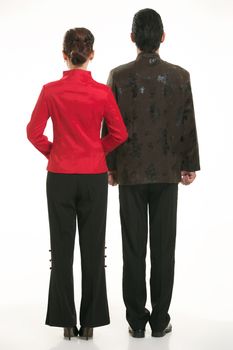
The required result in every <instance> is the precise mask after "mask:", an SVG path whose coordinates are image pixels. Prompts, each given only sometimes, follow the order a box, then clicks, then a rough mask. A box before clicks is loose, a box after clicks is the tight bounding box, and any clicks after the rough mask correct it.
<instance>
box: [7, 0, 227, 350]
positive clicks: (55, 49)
mask: <svg viewBox="0 0 233 350" xmlns="http://www.w3.org/2000/svg"><path fill="white" fill-rule="evenodd" d="M145 7H151V8H154V9H155V10H156V11H158V12H159V13H160V14H161V17H162V19H163V22H164V27H165V32H166V34H167V36H166V41H165V42H164V44H162V46H161V49H160V55H161V57H162V58H163V59H165V60H167V61H170V62H172V63H175V64H179V65H181V66H183V67H184V68H186V69H187V70H189V71H190V73H191V80H192V87H193V95H194V103H195V110H196V122H197V129H198V135H199V145H200V156H201V167H202V170H201V172H199V173H198V176H197V179H196V182H195V183H194V184H193V185H191V186H188V187H182V186H181V185H180V191H179V208H178V232H177V250H176V274H175V286H174V294H173V300H172V306H171V315H172V317H174V318H175V317H177V315H179V317H180V320H181V321H180V322H181V325H182V322H183V324H185V323H189V324H193V325H194V324H196V323H195V322H196V321H195V320H199V321H200V320H202V322H204V323H203V324H205V325H207V324H209V325H210V324H212V325H213V324H215V325H216V330H217V329H219V327H220V325H224V327H222V328H224V329H228V327H229V329H231V328H232V330H233V327H232V324H233V299H232V295H233V279H232V267H233V257H232V255H233V254H232V246H233V238H232V235H233V218H232V217H233V214H232V213H233V210H232V209H233V208H232V198H233V191H232V181H231V176H232V172H233V166H232V151H233V122H232V117H233V116H232V79H233V74H232V73H233V71H232V60H233V45H232V42H233V40H232V35H233V28H232V22H233V2H232V1H231V0H176V1H172V0H170V1H169V0H158V1H146V0H144V1H141V0H134V1H126V0H125V1H122V0H118V1H111V0H110V1H109V0H98V1H95V0H89V1H88V2H84V1H79V2H78V1H74V0H67V1H65V2H62V1H60V2H59V1H55V0H40V1H36V0H18V1H17V0H0V45H1V56H0V62H1V65H0V69H1V80H0V81H1V83H0V89H1V90H0V96H1V118H0V122H1V137H0V147H1V173H0V175H1V193H0V195H1V221H0V225H1V227H0V233H1V246H0V271H1V275H0V276H1V289H0V295H1V298H0V307H1V314H2V315H8V318H6V317H5V316H4V317H2V318H1V322H3V324H4V327H5V328H4V329H6V328H11V327H16V326H17V325H18V324H19V323H20V324H21V326H22V325H25V328H24V329H25V332H26V328H27V327H28V322H29V321H28V317H29V316H28V315H29V314H30V310H34V311H35V314H36V313H38V315H39V317H38V318H36V322H35V320H34V318H33V317H32V316H30V317H31V318H30V322H32V323H33V320H34V323H35V324H36V323H40V324H43V323H44V318H45V312H46V304H47V292H48V283H49V273H50V270H49V266H50V263H49V258H50V256H49V252H48V249H49V248H50V247H49V227H48V220H47V207H46V205H47V204H46V196H45V179H46V170H45V168H46V164H47V161H46V158H44V157H43V156H42V155H41V154H40V153H39V152H37V151H36V149H34V148H33V147H32V146H31V144H29V142H28V141H27V139H26V132H25V128H26V124H27V123H28V121H29V119H30V115H31V112H32V109H33V107H34V105H35V102H36V100H37V97H38V94H39V92H40V89H41V87H42V85H43V84H45V83H47V82H49V81H53V80H57V79H59V78H60V77H61V75H62V71H63V70H65V69H67V68H66V66H65V64H64V62H63V59H62V55H61V50H62V40H63V35H64V33H65V31H66V30H67V29H70V28H73V27H76V26H78V27H79V26H84V27H87V28H89V29H90V30H91V31H92V32H93V33H94V35H95V37H96V41H95V51H96V55H95V59H94V61H93V62H92V63H91V65H90V66H89V69H90V70H91V71H92V75H93V77H94V78H95V79H96V80H97V81H100V82H103V83H104V82H106V80H107V76H108V73H109V70H110V69H111V68H113V67H115V66H117V65H119V64H122V63H125V62H128V61H132V60H134V59H135V57H136V49H135V46H134V45H133V44H132V43H131V41H130V38H129V35H130V30H131V23H132V18H133V15H134V13H135V12H136V11H138V10H139V9H141V8H145ZM48 134H49V135H50V134H51V125H49V127H48ZM118 209H119V208H118V190H117V188H109V210H108V220H107V239H106V240H107V246H108V248H107V253H108V254H107V255H108V257H107V265H108V267H107V284H108V294H109V304H110V311H111V318H112V324H113V325H114V324H117V323H118V322H120V323H121V324H122V323H123V327H124V329H125V332H127V324H126V323H125V321H124V312H125V311H124V306H123V302H122V297H121V270H122V256H121V234H120V223H119V217H118ZM77 243H78V241H77ZM148 263H149V262H148ZM148 265H149V264H148ZM75 271H76V272H75V278H76V299H77V303H76V304H77V309H78V305H79V297H80V269H79V250H78V244H76V253H75ZM148 273H149V269H148ZM148 307H150V304H149V295H148ZM34 311H33V312H34ZM77 311H78V310H77ZM9 315H10V316H9ZM16 315H18V316H16ZM19 315H20V316H19ZM30 315H31V314H30ZM199 321H198V322H199ZM205 321H206V322H207V321H208V322H209V323H208V322H207V323H205ZM192 322H193V323H192ZM198 322H197V323H198ZM200 322H201V321H200ZM1 327H2V325H1ZM110 327H111V326H110ZM208 327H209V326H208ZM208 327H207V328H208ZM45 328H46V327H45V326H44V328H43V330H44V331H45ZM47 328H49V327H47ZM47 328H46V332H48V330H47ZM106 329H107V328H106V327H105V328H104V330H103V331H101V332H102V333H104V332H106ZM52 331H53V332H54V329H53V330H51V332H52ZM98 332H99V330H98ZM6 334H7V333H6ZM46 334H48V333H46ZM59 334H60V333H59ZM41 335H42V336H43V333H41ZM56 335H58V333H56ZM35 336H36V335H35ZM0 338H1V340H0V347H1V349H4V350H5V349H8V348H9V349H11V347H10V345H9V344H10V342H8V341H9V338H8V340H7V339H6V336H5V335H4V334H3V335H2V336H1V335H0ZM214 339H215V340H216V341H214V342H215V344H216V342H218V341H219V344H220V345H222V344H223V343H222V339H221V332H220V334H219V335H218V334H217V331H216V334H215V338H214ZM20 341H21V343H20ZM17 344H18V345H17V346H18V347H17V348H18V349H21V348H20V344H21V345H22V346H23V344H24V342H23V338H20V340H19V342H18V343H17ZM230 344H231V345H230ZM1 345H4V347H3V346H1ZM118 345H119V344H118ZM225 345H226V347H225V348H223V349H228V346H229V349H232V346H233V336H232V338H231V339H230V338H229V342H228V343H227V344H225ZM43 346H44V347H43ZM43 346H41V347H40V349H42V350H43V349H47V347H46V345H45V344H44V345H43ZM111 347H112V348H113V349H115V348H116V349H117V348H119V346H115V347H114V346H113V345H112V346H111ZM22 348H24V349H25V347H22ZM97 348H98V347H95V346H94V344H93V349H97ZM123 348H124V344H121V349H123ZM54 349H62V348H61V347H57V348H54ZM164 349H165V348H164ZM166 349H167V348H166Z"/></svg>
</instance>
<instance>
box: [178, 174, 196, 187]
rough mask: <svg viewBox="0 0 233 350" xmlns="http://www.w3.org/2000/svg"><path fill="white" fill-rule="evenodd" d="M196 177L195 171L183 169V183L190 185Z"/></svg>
mask: <svg viewBox="0 0 233 350" xmlns="http://www.w3.org/2000/svg"><path fill="white" fill-rule="evenodd" d="M195 178H196V173H195V171H181V183H182V184H183V185H190V184H191V183H192V182H193V181H194V180H195Z"/></svg>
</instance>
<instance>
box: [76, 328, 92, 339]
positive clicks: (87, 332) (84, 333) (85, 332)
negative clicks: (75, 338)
mask: <svg viewBox="0 0 233 350" xmlns="http://www.w3.org/2000/svg"><path fill="white" fill-rule="evenodd" d="M79 337H80V338H81V339H86V340H88V339H89V338H92V337H93V328H91V327H82V326H81V328H80V330H79Z"/></svg>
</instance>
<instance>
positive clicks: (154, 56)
mask: <svg viewBox="0 0 233 350" xmlns="http://www.w3.org/2000/svg"><path fill="white" fill-rule="evenodd" d="M143 60H149V61H153V62H155V61H160V56H159V54H158V53H157V52H140V53H139V54H138V55H137V58H136V61H143Z"/></svg>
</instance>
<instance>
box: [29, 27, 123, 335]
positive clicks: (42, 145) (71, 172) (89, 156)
mask: <svg viewBox="0 0 233 350" xmlns="http://www.w3.org/2000/svg"><path fill="white" fill-rule="evenodd" d="M93 44H94V37H93V35H92V33H91V32H90V31H89V30H87V29H85V28H75V29H71V30H68V31H67V32H66V34H65V37H64V43H63V55H64V59H65V60H66V62H67V66H68V68H69V70H68V71H65V72H64V73H63V77H62V78H61V79H60V80H58V81H55V82H52V83H49V84H46V85H44V86H43V88H42V91H41V94H40V96H39V99H38V101H37V104H36V106H35V109H34V111H33V113H32V116H31V120H30V122H29V124H28V126H27V136H28V139H29V140H30V141H31V143H32V144H33V145H34V146H35V147H36V148H37V149H38V150H39V151H40V152H41V153H43V154H44V155H45V156H46V157H47V158H48V166H47V170H48V175H47V199H48V212H49V224H50V241H51V261H52V267H51V276H50V286H49V298H48V309H47V316H46V324H47V325H50V326H57V327H64V336H65V337H68V338H69V339H70V337H71V336H77V335H78V334H79V336H80V337H81V338H85V339H88V338H89V337H92V334H93V327H98V326H103V325H106V324H109V313H108V303H107V294H106V284H105V265H104V258H105V255H104V254H105V226H106V210H107V191H108V179H107V166H106V161H105V157H106V155H107V154H108V153H109V152H111V151H112V150H113V149H115V148H116V147H118V146H119V145H120V144H121V143H123V142H124V141H126V139H127V137H128V135H127V131H126V127H125V125H124V123H123V120H122V117H121V114H120V111H119V109H118V106H117V104H116V102H115V99H114V97H113V94H112V92H111V90H110V88H109V87H107V86H106V85H103V84H100V83H97V82H96V81H95V80H93V78H92V76H91V72H90V71H88V70H87V66H88V63H89V61H90V60H92V59H93V56H94V51H93ZM49 117H51V119H52V123H53V134H54V137H53V142H50V141H48V138H47V137H46V136H45V135H43V132H44V129H45V126H46V123H47V120H48V118H49ZM103 119H104V120H105V122H106V124H107V127H108V131H109V133H108V135H107V136H105V137H104V138H102V139H101V138H100V131H101V125H102V121H103ZM76 218H77V221H78V230H79V244H80V251H81V268H82V298H81V306H80V325H81V328H80V330H79V331H78V329H77V327H76V310H75V304H74V290H73V251H74V241H75V232H76Z"/></svg>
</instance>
